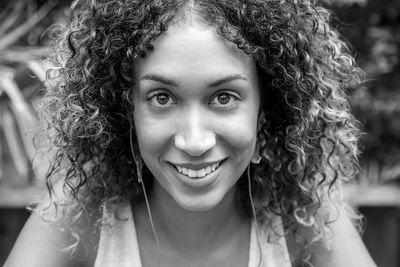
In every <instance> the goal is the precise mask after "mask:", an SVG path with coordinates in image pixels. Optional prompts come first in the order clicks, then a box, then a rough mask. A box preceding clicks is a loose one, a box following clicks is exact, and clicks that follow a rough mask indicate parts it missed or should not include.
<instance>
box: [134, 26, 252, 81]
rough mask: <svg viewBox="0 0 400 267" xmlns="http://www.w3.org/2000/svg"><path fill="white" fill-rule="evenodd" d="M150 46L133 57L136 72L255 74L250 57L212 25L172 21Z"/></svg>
mask: <svg viewBox="0 0 400 267" xmlns="http://www.w3.org/2000/svg"><path fill="white" fill-rule="evenodd" d="M153 46H154V50H153V51H151V52H149V53H148V54H147V56H146V57H144V58H139V59H137V60H136V61H135V71H136V74H137V75H138V76H140V75H142V74H144V73H145V72H149V71H152V72H153V71H157V72H159V71H161V72H166V74H170V75H177V73H179V74H182V73H186V74H187V75H198V74H199V72H202V75H203V76H207V75H223V74H226V73H237V74H241V75H245V76H249V77H250V76H254V75H255V64H254V61H253V59H252V58H251V57H249V56H248V55H246V54H245V53H244V52H242V51H241V50H240V49H238V48H237V47H236V46H235V45H234V44H233V43H231V42H229V41H227V40H225V39H223V38H222V37H220V36H219V35H218V34H217V33H216V32H215V29H214V28H212V27H208V26H204V25H201V24H197V23H176V24H172V25H170V27H169V28H168V30H167V31H166V33H165V34H163V35H162V36H160V37H159V38H158V39H157V40H155V41H154V42H153Z"/></svg>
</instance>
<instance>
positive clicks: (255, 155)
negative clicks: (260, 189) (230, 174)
mask: <svg viewBox="0 0 400 267" xmlns="http://www.w3.org/2000/svg"><path fill="white" fill-rule="evenodd" d="M259 153H260V144H259V143H258V141H257V142H256V145H255V148H254V152H253V156H252V157H251V163H254V164H260V162H261V156H260V154H259Z"/></svg>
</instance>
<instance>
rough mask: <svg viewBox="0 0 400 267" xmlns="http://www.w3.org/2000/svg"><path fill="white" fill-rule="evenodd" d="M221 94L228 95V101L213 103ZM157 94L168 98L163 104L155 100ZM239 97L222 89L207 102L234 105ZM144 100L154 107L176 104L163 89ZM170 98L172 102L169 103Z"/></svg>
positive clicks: (218, 104) (225, 105) (224, 105)
mask: <svg viewBox="0 0 400 267" xmlns="http://www.w3.org/2000/svg"><path fill="white" fill-rule="evenodd" d="M221 95H226V96H228V97H229V98H230V99H229V101H228V104H223V103H214V100H218V97H219V96H221ZM159 96H164V97H167V98H168V100H167V102H166V103H165V104H162V103H160V102H159V101H157V100H159V99H157V97H159ZM241 99H242V98H241V96H240V95H239V94H238V93H236V92H233V91H228V90H223V91H219V92H217V93H216V94H214V95H213V96H212V98H211V101H209V104H211V105H214V106H221V107H227V106H232V105H234V104H235V102H236V101H238V100H241ZM146 100H147V101H148V102H149V103H150V104H152V105H153V106H156V107H167V106H171V105H173V104H176V100H175V99H174V97H172V96H171V95H170V94H169V93H168V92H165V91H163V90H156V91H153V92H152V93H151V94H149V96H148V97H147V99H146ZM171 100H172V101H173V102H172V103H169V102H170V101H171ZM231 101H232V102H231ZM230 102H231V103H230ZM168 103H169V104H168Z"/></svg>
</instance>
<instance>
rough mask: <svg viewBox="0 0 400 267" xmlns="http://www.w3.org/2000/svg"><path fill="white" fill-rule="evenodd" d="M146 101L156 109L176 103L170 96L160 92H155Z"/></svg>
mask: <svg viewBox="0 0 400 267" xmlns="http://www.w3.org/2000/svg"><path fill="white" fill-rule="evenodd" d="M147 101H148V102H149V103H150V104H151V105H153V106H156V107H165V106H171V105H173V104H175V103H176V101H175V100H174V99H173V98H172V96H171V95H169V94H168V93H166V92H162V91H155V92H152V93H151V94H150V95H149V96H148V98H147Z"/></svg>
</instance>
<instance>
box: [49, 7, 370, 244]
mask: <svg viewBox="0 0 400 267" xmlns="http://www.w3.org/2000/svg"><path fill="white" fill-rule="evenodd" d="M182 15H183V16H182ZM189 16H190V18H194V19H195V20H196V21H197V22H199V23H203V24H205V25H207V26H210V27H213V28H214V29H215V30H216V32H217V33H218V34H219V35H220V36H222V37H223V38H224V39H226V40H228V41H230V42H232V43H234V44H235V45H236V46H237V47H238V48H239V49H241V50H242V51H243V52H244V53H246V54H247V55H249V56H251V57H252V58H253V59H254V61H255V62H256V66H257V70H258V76H259V78H260V80H261V85H262V86H261V87H262V88H261V98H262V99H261V100H262V101H261V103H262V107H261V109H262V116H261V118H260V123H259V130H258V141H259V143H260V151H259V153H260V155H261V157H262V161H261V162H260V164H258V165H252V166H251V174H252V175H251V177H252V180H251V183H252V188H253V189H254V192H253V193H254V203H255V208H256V214H257V220H258V221H259V222H261V223H263V224H265V225H268V223H269V221H270V220H269V217H270V215H271V214H277V215H279V216H281V217H282V219H283V220H282V221H283V224H284V229H285V231H286V233H295V232H296V231H297V230H298V229H299V228H300V227H306V228H308V229H311V231H312V232H313V233H315V236H316V237H317V238H314V241H313V242H316V241H315V240H323V239H325V238H327V236H328V232H329V231H328V230H329V219H328V218H327V217H326V216H325V214H324V205H325V203H326V202H327V201H328V202H332V203H335V200H334V197H332V194H333V192H339V193H340V190H341V188H342V185H343V184H344V183H346V182H347V181H349V180H351V179H353V178H354V177H356V175H357V173H358V169H359V167H358V162H357V156H358V154H359V150H358V148H357V141H358V136H359V127H358V122H357V121H356V120H355V118H354V117H353V116H352V115H351V113H350V106H349V101H348V96H347V95H346V93H347V91H348V90H349V89H351V88H354V87H355V86H358V85H359V84H360V82H361V80H362V78H363V77H362V75H363V73H362V71H361V70H360V69H359V68H357V67H356V65H355V63H354V59H353V57H352V56H351V55H350V52H349V49H348V47H347V46H346V44H345V43H344V42H343V41H342V40H341V39H340V37H339V34H338V33H337V32H336V31H335V29H333V28H332V27H330V26H329V23H330V12H329V11H328V10H327V9H326V8H324V7H323V6H319V5H318V3H316V1H313V0H299V1H294V0H268V1H267V0H220V1H213V0H163V1H158V0H148V1H139V0H107V1H106V0H97V1H95V0H93V1H77V2H75V4H74V5H73V6H72V7H71V20H70V23H69V24H68V25H67V27H66V28H65V29H63V31H62V33H63V34H61V35H60V38H59V39H58V40H57V43H56V46H55V47H56V50H55V53H54V57H53V59H54V62H56V63H57V64H58V65H57V66H58V67H57V68H54V69H52V70H50V71H49V72H48V76H49V79H50V80H52V81H53V83H52V85H53V86H50V87H49V89H48V90H47V92H46V95H45V96H44V98H43V102H42V103H43V110H45V111H46V113H45V118H46V119H47V121H48V127H47V130H48V132H49V133H50V136H51V140H52V145H53V147H54V149H55V150H56V153H55V158H54V162H53V164H52V168H51V169H50V171H49V173H48V175H47V180H46V181H47V185H48V188H49V191H50V194H52V190H51V189H52V187H53V185H54V179H55V178H54V177H56V176H60V175H59V174H60V173H61V174H62V179H63V183H64V188H65V189H66V191H67V192H69V194H70V202H69V203H67V204H66V203H58V202H57V201H56V200H54V201H53V202H54V204H56V205H58V206H59V207H61V210H62V212H63V214H64V216H63V218H62V221H63V225H64V226H65V228H67V229H68V230H69V233H70V235H71V237H73V238H72V239H71V240H73V241H74V243H73V245H72V246H71V249H72V250H73V249H74V248H76V247H77V246H78V244H79V242H80V240H79V225H80V224H79V223H78V222H79V221H87V219H88V218H89V217H90V216H92V214H94V213H95V212H99V211H100V210H101V209H103V208H107V207H108V208H110V207H113V205H118V203H120V202H121V201H129V200H131V199H134V200H135V201H141V199H142V193H143V192H142V190H141V187H140V186H139V184H138V182H137V174H136V172H135V170H136V166H135V161H134V159H133V157H132V154H131V151H130V148H129V145H128V144H129V138H130V135H129V131H130V125H131V123H132V122H131V120H132V118H133V116H132V112H133V108H134V106H133V104H132V91H133V87H134V86H133V85H134V82H135V79H134V77H135V73H134V69H133V62H134V60H135V58H137V57H146V55H147V54H148V53H151V51H152V50H153V49H154V48H153V46H152V42H153V41H154V40H155V39H157V38H158V37H159V36H161V35H162V34H163V33H164V32H166V31H167V29H168V26H169V25H170V24H171V23H173V22H174V21H175V20H176V19H179V17H180V18H182V17H183V18H185V17H189ZM144 172H145V173H144V175H143V177H144V179H145V181H146V183H149V184H151V182H152V176H151V174H150V172H149V170H148V169H147V168H145V169H144ZM243 180H244V179H241V180H240V181H239V193H240V196H241V200H242V203H243V205H244V207H245V209H246V210H247V211H248V212H249V214H251V207H250V199H249V194H248V187H247V185H246V183H244V182H243ZM60 204H62V205H60ZM98 223H100V222H99V221H98Z"/></svg>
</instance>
